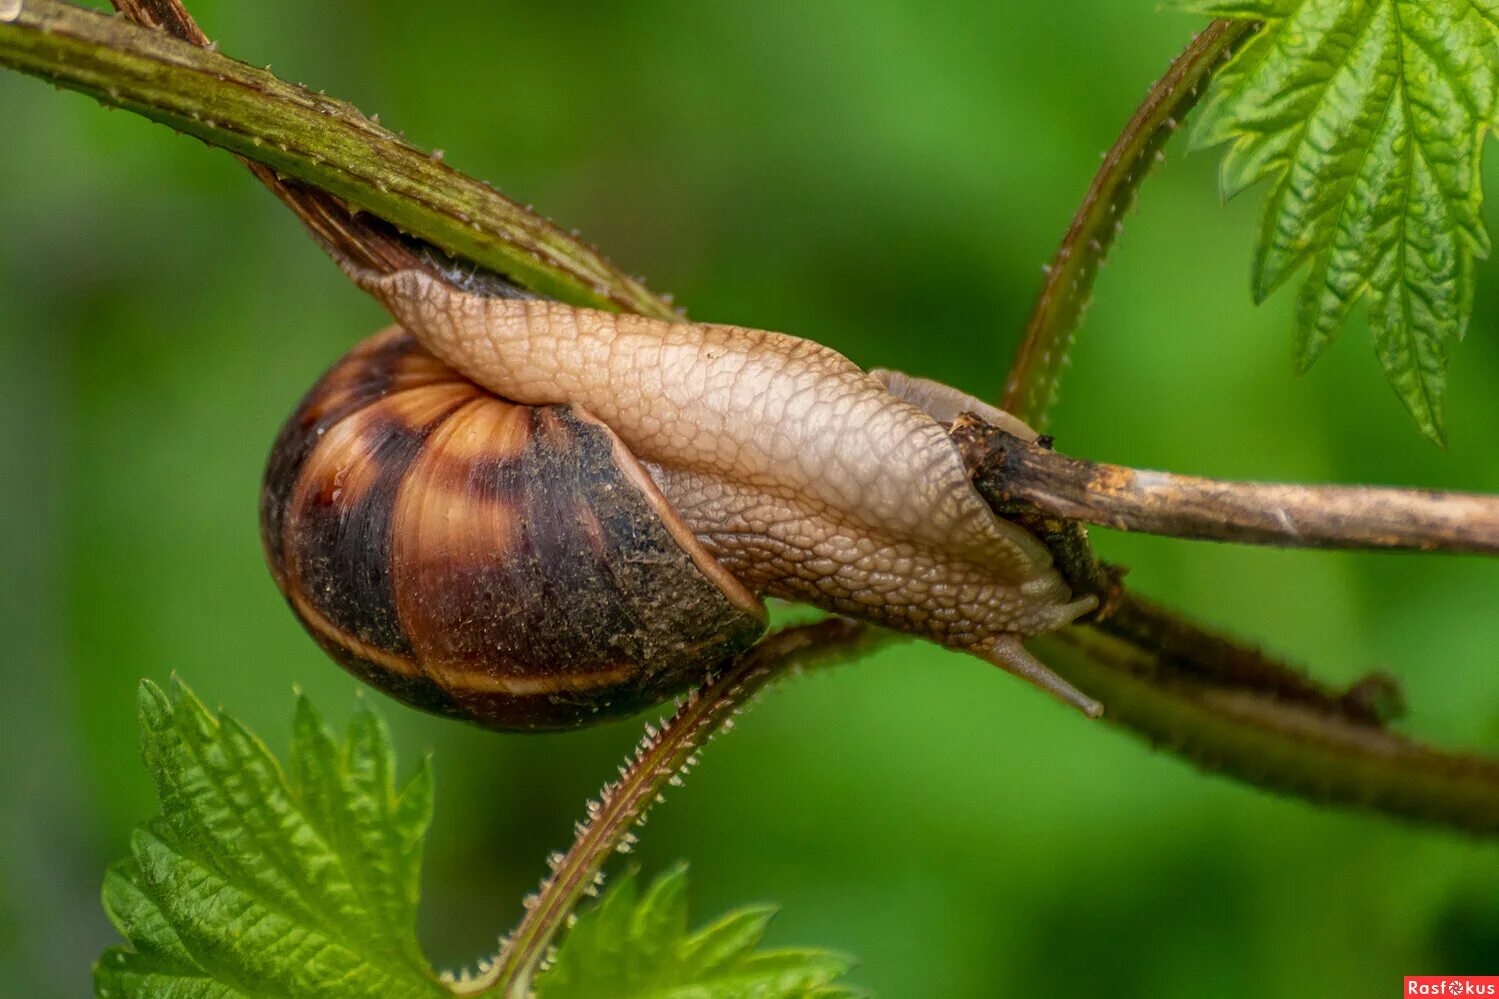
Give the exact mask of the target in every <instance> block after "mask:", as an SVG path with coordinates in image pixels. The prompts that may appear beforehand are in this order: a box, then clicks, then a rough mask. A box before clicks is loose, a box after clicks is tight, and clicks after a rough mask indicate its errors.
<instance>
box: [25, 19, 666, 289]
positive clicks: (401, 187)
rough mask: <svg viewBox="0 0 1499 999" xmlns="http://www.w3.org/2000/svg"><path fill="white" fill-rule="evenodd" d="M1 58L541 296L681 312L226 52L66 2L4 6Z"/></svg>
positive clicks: (488, 193)
mask: <svg viewBox="0 0 1499 999" xmlns="http://www.w3.org/2000/svg"><path fill="white" fill-rule="evenodd" d="M0 65H4V66H9V67H11V68H13V69H17V70H20V71H21V72H24V73H30V74H32V75H34V76H39V77H42V78H44V79H47V80H50V81H52V82H54V83H56V84H58V85H59V86H63V87H67V88H69V89H72V90H78V91H82V92H83V93H86V94H90V95H92V96H93V97H95V98H97V99H98V100H100V101H101V102H103V103H105V104H109V105H113V106H115V107H120V108H126V109H128V110H130V111H134V112H136V113H137V114H140V115H142V116H144V117H146V118H150V119H152V120H153V121H158V122H161V123H163V124H165V125H168V126H170V127H172V128H174V129H176V130H177V131H179V132H184V133H186V134H188V135H192V136H194V137H196V138H199V139H202V140H203V141H204V142H207V143H209V144H210V145H214V146H220V147H222V148H224V149H228V150H230V151H231V152H234V153H237V154H239V155H240V156H243V157H244V158H246V159H249V160H254V161H257V162H259V163H264V164H266V165H267V166H269V167H271V168H272V169H273V170H275V171H277V172H278V173H281V174H284V175H286V176H288V177H293V178H296V179H298V180H301V181H305V182H306V183H308V184H310V185H313V186H315V187H318V188H321V189H322V190H325V191H328V192H330V193H332V194H335V195H337V196H338V197H340V198H342V199H344V200H345V201H347V202H348V203H349V204H350V205H353V206H355V207H357V208H360V209H363V210H365V211H368V212H371V213H372V214H375V215H378V216H380V217H381V218H383V219H385V220H387V221H389V222H391V223H393V224H394V225H396V226H398V227H399V228H400V229H402V230H404V231H406V232H408V233H411V234H413V235H415V236H417V237H419V238H421V239H423V240H426V241H427V242H430V243H433V244H435V245H436V246H439V247H441V248H442V249H443V250H445V251H447V252H448V253H451V254H454V255H456V256H461V257H464V258H467V259H469V260H472V261H474V262H476V263H479V264H481V265H483V266H484V267H487V268H488V269H490V270H492V271H494V272H496V273H498V274H502V275H504V276H505V277H507V278H509V279H510V280H512V281H514V282H515V283H516V284H519V285H521V286H522V287H525V288H529V289H531V290H532V291H535V292H537V293H539V294H542V295H546V296H548V297H551V298H556V299H559V300H562V301H565V302H570V303H573V304H576V305H583V306H590V307H594V308H605V309H610V310H616V311H618V310H624V311H629V312H638V313H640V314H642V315H647V316H655V317H657V318H661V319H676V318H679V317H678V315H677V313H676V311H675V310H674V309H673V308H672V307H671V305H670V304H668V303H667V302H666V301H664V300H663V299H661V298H659V297H657V296H656V295H654V294H653V293H652V292H650V291H649V290H648V289H646V288H645V287H644V286H643V285H642V284H640V282H638V281H636V280H634V279H633V278H630V277H629V276H627V275H626V274H624V273H623V272H621V271H620V270H619V269H618V268H617V267H615V266H614V265H613V264H611V263H609V261H607V260H605V259H604V258H603V257H602V256H601V255H600V254H599V253H598V252H597V251H595V250H593V249H592V248H590V247H588V246H586V245H584V244H583V243H582V242H580V241H578V240H576V239H574V238H573V237H571V236H569V235H567V234H566V233H565V232H563V231H562V230H561V229H559V228H557V227H556V226H554V225H552V224H551V223H549V222H546V221H544V220H542V219H540V218H538V217H537V216H536V215H534V214H532V213H530V212H528V211H526V210H525V209H524V208H522V207H521V206H519V205H517V204H515V203H514V202H513V201H510V200H509V199H508V198H505V197H504V196H503V195H501V194H499V193H497V192H496V191H495V190H493V189H492V188H490V187H489V186H488V185H485V184H481V183H479V182H478V181H476V180H473V179H472V178H469V177H466V176H464V175H463V174H461V173H459V172H457V171H456V170H453V169H452V168H450V167H448V166H446V165H444V164H443V163H442V161H441V159H440V158H438V157H436V156H433V155H429V154H428V153H425V152H423V151H422V150H420V149H417V148H415V147H414V146H412V145H411V144H409V143H407V142H406V141H405V140H404V139H402V138H401V137H399V136H397V135H396V134H395V133H393V132H390V131H388V130H386V129H384V128H381V127H380V126H378V125H376V124H374V123H373V122H371V121H369V120H368V119H367V118H365V117H364V116H363V115H362V114H360V113H359V111H358V110H356V109H355V108H354V107H352V106H351V105H349V104H347V103H345V102H343V101H339V100H334V99H332V98H329V97H324V96H321V95H318V94H313V93H310V92H309V91H307V90H305V89H303V88H301V87H296V86H292V85H291V84H288V83H285V82H283V81H281V80H278V79H277V78H276V77H274V76H272V75H271V74H270V73H269V72H267V71H265V70H260V69H255V68H254V67H252V66H247V65H245V64H244V63H241V62H237V61H235V60H233V59H230V58H228V57H227V56H223V55H220V54H219V53H217V52H213V51H209V50H207V49H203V48H199V47H198V46H195V45H192V44H190V43H188V42H184V41H180V40H178V39H175V38H171V37H169V36H167V35H166V34H165V33H163V32H158V31H151V30H148V29H146V28H142V27H140V26H138V25H135V24H131V23H129V22H128V21H126V20H124V19H122V18H115V17H109V16H107V15H104V14H101V13H99V12H97V11H91V10H85V9H83V8H81V7H74V6H72V5H70V4H67V3H62V2H59V0H19V2H17V0H5V2H4V3H0Z"/></svg>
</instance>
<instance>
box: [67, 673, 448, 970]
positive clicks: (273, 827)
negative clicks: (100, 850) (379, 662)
mask: <svg viewBox="0 0 1499 999" xmlns="http://www.w3.org/2000/svg"><path fill="white" fill-rule="evenodd" d="M138 703H139V708H140V718H141V752H142V756H143V757H144V758H145V760H146V762H147V764H148V766H149V767H150V769H151V772H152V776H153V778H154V780H155V782H156V790H157V797H158V798H159V800H160V802H161V807H162V815H161V817H159V818H158V819H156V820H155V821H153V822H151V823H150V824H149V825H147V826H146V827H144V828H142V829H139V830H137V832H136V834H135V836H134V838H133V840H132V843H131V858H130V859H129V860H127V861H124V862H122V863H120V864H117V865H116V866H115V867H114V868H112V869H111V871H110V873H109V875H108V877H107V878H106V881H105V888H104V905H105V909H106V911H107V912H108V913H109V916H110V919H111V920H112V921H113V922H114V924H115V926H116V927H118V928H119V930H120V933H121V935H123V936H124V937H125V938H126V940H128V941H129V943H130V946H131V949H125V948H112V949H110V950H109V951H106V952H105V954H104V956H103V957H102V958H101V959H100V960H99V962H98V963H97V964H96V965H95V969H94V985H95V993H96V995H98V996H100V997H110V999H131V997H148V996H149V997H152V999H160V997H168V999H189V997H191V999H238V997H249V996H255V997H257V999H259V997H285V999H301V997H313V996H317V997H330V996H333V997H350V999H359V997H371V999H373V997H381V999H386V997H412V999H419V997H433V996H443V997H446V996H450V995H451V994H452V993H451V992H450V991H449V990H448V989H447V988H446V987H444V986H443V985H442V983H441V982H440V981H439V980H438V978H437V976H436V975H435V974H434V973H433V972H432V970H431V969H430V967H429V966H428V964H427V962H426V960H425V958H423V957H422V954H421V951H420V949H419V948H418V946H417V942H416V933H415V925H416V903H417V883H418V878H419V872H420V862H421V843H422V837H423V835H424V834H425V832H426V828H427V824H428V821H429V819H430V815H431V803H432V784H431V775H430V772H429V770H428V769H427V768H426V767H423V768H422V769H421V770H419V771H418V773H417V775H416V776H415V777H413V778H412V779H411V780H410V781H409V782H408V783H407V785H406V787H405V788H404V789H403V790H400V791H397V789H396V785H395V773H394V771H395V767H394V758H393V754H392V752H391V747H390V740H389V737H388V735H387V734H386V732H385V729H384V727H383V726H382V725H381V723H380V722H379V720H378V719H377V718H376V717H375V716H374V715H373V713H371V712H370V711H369V710H368V709H366V708H363V707H361V708H360V710H358V711H357V712H356V713H355V716H354V719H353V721H352V722H351V723H350V725H349V730H348V734H347V735H346V736H345V738H344V739H343V740H341V741H340V740H338V739H336V738H335V737H334V736H333V734H332V733H331V732H330V731H329V730H328V729H327V727H326V726H325V725H324V724H323V722H322V721H321V720H320V719H319V718H318V717H317V715H316V713H315V712H314V711H313V709H312V707H311V705H309V704H308V703H307V702H306V701H305V700H299V703H298V705H297V715H296V726H295V736H294V747H293V760H294V763H293V767H292V776H291V778H290V779H289V778H288V776H287V775H286V774H285V773H283V772H282V770H281V768H280V766H279V765H278V764H277V762H276V760H275V758H274V757H273V756H272V754H271V753H270V751H269V750H268V749H267V748H266V747H265V745H264V744H263V743H262V742H261V741H260V740H259V739H257V738H256V737H255V736H254V735H253V734H252V733H251V732H250V731H249V730H248V729H246V728H244V727H243V726H242V725H240V724H239V723H238V722H236V721H234V720H233V719H232V718H228V717H226V716H224V715H222V714H221V715H219V716H218V717H214V716H213V715H211V714H210V713H209V712H208V710H207V709H206V708H205V707H204V706H203V704H202V703H201V702H200V701H198V700H197V698H195V697H194V696H193V695H192V693H191V692H189V691H188V690H187V689H186V688H185V687H183V686H181V685H180V684H178V685H177V686H176V688H175V689H174V690H173V692H172V695H171V696H168V695H167V693H166V692H164V691H162V690H161V689H160V688H159V687H157V686H155V685H154V684H152V683H150V682H149V681H148V682H144V683H142V685H141V688H140V696H139V702H138Z"/></svg>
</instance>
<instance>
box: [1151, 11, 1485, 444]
mask: <svg viewBox="0 0 1499 999" xmlns="http://www.w3.org/2000/svg"><path fill="white" fill-rule="evenodd" d="M1177 6H1178V7H1181V8H1184V9H1187V10H1192V11H1196V12H1199V13H1204V14H1212V15H1216V16H1221V17H1233V18H1248V19H1255V20H1263V21H1264V26H1263V27H1262V28H1261V30H1260V31H1259V32H1258V33H1257V34H1256V36H1255V37H1254V38H1253V39H1252V40H1251V41H1250V42H1249V43H1248V44H1247V45H1245V46H1244V48H1242V49H1241V50H1240V51H1239V53H1238V54H1237V55H1236V56H1235V57H1234V59H1233V61H1232V62H1230V63H1229V64H1228V65H1227V66H1226V67H1225V68H1224V69H1223V70H1221V71H1220V72H1219V73H1218V75H1217V77H1216V78H1215V79H1214V81H1213V86H1212V89H1211V91H1210V93H1209V95H1208V99H1207V102H1206V104H1205V106H1204V107H1203V109H1202V112H1201V116H1200V117H1199V119H1198V122H1197V125H1196V127H1195V129H1194V131H1193V144H1194V145H1196V146H1199V147H1202V146H1212V145H1217V144H1219V143H1224V142H1227V143H1231V145H1230V147H1229V149H1228V152H1227V153H1226V155H1225V156H1224V159H1223V166H1222V183H1223V189H1224V192H1225V194H1226V195H1227V196H1230V197H1231V196H1233V195H1234V194H1237V193H1239V192H1240V191H1242V190H1244V189H1245V188H1246V187H1248V186H1250V185H1251V184H1254V183H1256V182H1258V181H1260V180H1269V181H1270V190H1269V194H1268V196H1267V197H1266V201H1265V209H1264V214H1263V216H1262V220H1261V224H1260V229H1259V233H1258V236H1257V238H1256V244H1255V257H1254V267H1253V293H1254V297H1255V300H1256V301H1261V300H1263V299H1264V298H1266V297H1267V296H1268V295H1270V294H1271V293H1272V292H1273V291H1274V290H1275V289H1276V288H1277V287H1279V286H1280V285H1281V284H1283V283H1284V282H1285V281H1286V280H1287V279H1288V278H1289V277H1290V276H1291V275H1292V274H1293V273H1295V272H1296V271H1298V270H1300V269H1301V268H1303V267H1305V268H1306V275H1307V276H1306V280H1305V282H1304V283H1303V284H1302V286H1301V290H1300V292H1299V294H1298V296H1297V301H1296V321H1295V322H1296V363H1297V367H1298V369H1299V370H1302V371H1304V370H1306V368H1308V367H1309V366H1310V365H1311V364H1312V362H1313V361H1315V360H1316V359H1317V357H1318V356H1319V355H1320V354H1321V353H1322V351H1323V350H1324V349H1325V348H1326V347H1327V345H1328V344H1329V343H1330V342H1331V341H1332V338H1333V336H1334V335H1335V334H1336V333H1337V331H1338V330H1339V329H1340V328H1341V327H1342V326H1343V324H1344V323H1345V321H1346V320H1347V318H1348V315H1349V313H1350V312H1351V311H1352V309H1353V306H1354V305H1355V304H1356V303H1357V302H1358V301H1359V300H1360V299H1364V298H1366V302H1367V311H1368V316H1369V325H1370V328H1371V330H1372V332H1373V335H1374V344H1375V351H1376V353H1377V355H1378V357H1379V360H1380V363H1381V365H1382V366H1383V367H1384V370H1385V373H1386V375H1387V376H1388V378H1389V380H1390V383H1391V385H1393V386H1394V388H1395V391H1396V393H1397V394H1398V395H1399V396H1400V398H1401V400H1402V401H1403V402H1404V403H1405V405H1406V407H1407V408H1408V409H1409V410H1410V412H1411V415H1412V416H1413V417H1414V418H1415V420H1416V423H1417V425H1418V426H1419V427H1420V429H1421V431H1422V432H1423V433H1424V434H1426V435H1427V436H1428V437H1430V438H1431V439H1432V440H1434V441H1436V442H1438V443H1441V442H1442V441H1443V440H1444V439H1445V427H1444V406H1443V403H1444V395H1445V390H1446V384H1447V362H1448V350H1449V348H1450V346H1451V344H1452V342H1453V341H1454V340H1457V339H1460V338H1461V337H1462V335H1463V332H1464V330H1465V328H1466V326H1467V322H1468V317H1469V315H1470V314H1471V312H1472V304H1473V283H1474V276H1473V271H1474V265H1473V261H1474V258H1475V257H1482V256H1486V255H1487V254H1488V250H1489V238H1488V234H1487V232H1486V231H1485V229H1484V227H1483V223H1482V220H1481V217H1480V209H1481V206H1482V202H1483V191H1482V187H1481V186H1480V176H1479V162H1480V155H1481V150H1482V140H1483V137H1484V134H1485V131H1486V130H1487V129H1488V128H1489V126H1490V124H1491V123H1492V122H1493V120H1494V116H1495V111H1496V86H1499V0H1178V2H1177Z"/></svg>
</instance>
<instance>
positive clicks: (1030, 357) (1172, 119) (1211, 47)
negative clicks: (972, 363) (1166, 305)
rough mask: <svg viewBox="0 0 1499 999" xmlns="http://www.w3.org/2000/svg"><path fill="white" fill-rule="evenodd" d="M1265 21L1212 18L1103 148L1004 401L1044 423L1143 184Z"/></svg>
mask: <svg viewBox="0 0 1499 999" xmlns="http://www.w3.org/2000/svg"><path fill="white" fill-rule="evenodd" d="M1258 27H1259V25H1258V24H1257V23H1256V22H1253V21H1228V20H1220V21H1214V22H1213V23H1212V24H1210V25H1208V26H1207V27H1206V28H1205V29H1203V31H1202V32H1201V33H1200V34H1199V35H1198V36H1197V37H1196V38H1194V39H1192V42H1191V44H1190V45H1188V46H1187V48H1186V49H1185V50H1184V51H1183V52H1182V54H1181V55H1179V56H1177V58H1176V60H1175V61H1174V62H1173V63H1172V64H1171V66H1170V68H1169V69H1167V71H1166V75H1165V76H1163V77H1161V79H1160V80H1159V81H1158V82H1157V83H1156V85H1155V86H1153V87H1151V88H1150V92H1149V93H1148V94H1146V96H1145V100H1144V101H1143V102H1142V103H1141V104H1140V106H1139V108H1138V109H1137V110H1136V111H1135V113H1134V116H1133V117H1132V118H1130V120H1129V123H1128V124H1127V125H1125V127H1124V131H1123V132H1121V133H1120V135H1119V138H1118V139H1117V140H1115V142H1114V145H1113V147H1112V148H1111V149H1110V150H1109V151H1108V153H1107V154H1105V155H1104V158H1103V163H1102V165H1100V166H1099V168H1098V173H1096V174H1095V175H1094V177H1093V183H1092V184H1091V185H1090V186H1089V187H1088V193H1087V194H1086V195H1085V196H1084V197H1083V202H1082V204H1081V205H1079V206H1078V209H1077V213H1076V214H1075V215H1074V216H1073V218H1072V225H1071V226H1070V227H1069V228H1068V230H1067V235H1066V236H1064V237H1063V238H1062V245H1061V246H1059V247H1058V248H1057V252H1056V256H1055V257H1053V258H1052V262H1051V264H1050V265H1048V267H1047V268H1046V280H1045V281H1044V282H1043V284H1042V287H1041V294H1040V297H1039V298H1037V300H1036V307H1035V309H1034V311H1033V312H1032V313H1031V318H1030V321H1029V322H1028V323H1027V324H1026V329H1025V338H1024V339H1023V340H1022V341H1021V343H1020V347H1019V348H1018V349H1017V350H1016V352H1015V361H1014V363H1013V364H1012V365H1011V367H1010V374H1009V377H1008V378H1007V379H1006V380H1005V390H1004V397H1003V399H1002V400H1001V401H1000V408H1001V409H1003V410H1005V411H1007V412H1010V413H1013V414H1014V415H1016V416H1018V417H1020V419H1022V420H1024V421H1025V422H1026V423H1029V424H1030V425H1031V426H1033V427H1044V426H1045V424H1046V420H1047V414H1048V412H1049V411H1050V409H1051V404H1052V402H1053V401H1055V399H1056V394H1057V384H1058V382H1059V381H1060V380H1061V374H1062V364H1063V361H1064V360H1065V358H1066V356H1067V352H1068V350H1070V349H1071V347H1072V337H1073V333H1074V332H1075V331H1076V330H1077V327H1078V324H1079V322H1080V321H1081V319H1082V313H1083V309H1084V308H1085V307H1086V306H1087V304H1088V297H1089V295H1090V294H1091V293H1092V290H1093V279H1094V278H1095V277H1097V275H1098V268H1099V265H1100V264H1102V263H1103V260H1104V257H1105V256H1107V255H1108V252H1109V247H1110V246H1112V245H1113V242H1114V237H1115V236H1116V235H1117V234H1118V232H1119V230H1120V228H1121V226H1122V224H1123V223H1122V220H1123V217H1124V215H1125V213H1126V212H1128V211H1129V209H1130V207H1131V206H1132V205H1133V204H1134V201H1135V197H1136V194H1137V193H1138V192H1139V189H1140V185H1141V184H1142V183H1144V181H1145V176H1146V174H1148V173H1149V172H1150V168H1151V167H1152V166H1153V165H1154V163H1155V161H1156V159H1157V158H1158V157H1159V156H1160V155H1161V149H1162V147H1164V146H1165V144H1166V142H1167V140H1169V139H1170V138H1171V136H1172V134H1173V133H1174V132H1175V131H1176V128H1177V125H1178V124H1179V123H1180V122H1181V121H1182V120H1183V118H1185V116H1186V114H1187V112H1188V111H1190V110H1191V109H1192V107H1193V106H1194V105H1195V104H1196V103H1197V100H1198V98H1199V97H1200V96H1201V95H1202V92H1203V90H1204V89H1205V88H1204V85H1205V84H1206V83H1207V81H1208V79H1209V78H1210V77H1211V76H1212V75H1213V73H1214V72H1215V71H1216V70H1217V68H1218V67H1219V66H1221V65H1223V63H1224V61H1225V60H1226V59H1227V58H1228V57H1229V56H1230V55H1232V54H1233V52H1234V50H1235V49H1236V48H1237V47H1238V45H1239V44H1240V43H1241V42H1242V41H1243V40H1244V39H1245V38H1247V37H1248V36H1249V35H1251V34H1253V32H1254V31H1255V30H1256V29H1257V28H1258Z"/></svg>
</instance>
